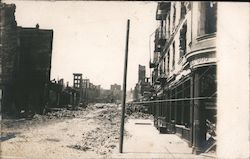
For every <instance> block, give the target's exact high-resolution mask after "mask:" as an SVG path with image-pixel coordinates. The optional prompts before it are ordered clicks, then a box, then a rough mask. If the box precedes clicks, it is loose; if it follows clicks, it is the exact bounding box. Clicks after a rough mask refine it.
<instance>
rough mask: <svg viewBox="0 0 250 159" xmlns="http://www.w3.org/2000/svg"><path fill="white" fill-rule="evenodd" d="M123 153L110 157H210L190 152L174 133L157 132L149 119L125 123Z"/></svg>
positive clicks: (186, 145)
mask: <svg viewBox="0 0 250 159" xmlns="http://www.w3.org/2000/svg"><path fill="white" fill-rule="evenodd" d="M125 130H126V131H128V132H129V134H130V135H131V136H130V137H125V138H124V146H123V153H122V154H120V153H118V152H116V153H114V154H113V155H112V158H144V159H145V158H178V159H179V158H183V159H184V158H185V159H189V158H192V159H193V158H199V159H200V158H202V159H203V158H210V157H205V156H201V155H194V154H192V149H191V148H190V147H188V144H187V143H186V142H185V141H183V140H182V139H181V138H179V137H178V136H177V135H175V134H159V132H158V130H157V129H156V128H155V127H154V125H153V122H152V121H151V120H139V119H130V120H129V121H128V123H126V124H125Z"/></svg>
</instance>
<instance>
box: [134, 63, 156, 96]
mask: <svg viewBox="0 0 250 159" xmlns="http://www.w3.org/2000/svg"><path fill="white" fill-rule="evenodd" d="M151 91H152V88H151V84H150V78H148V77H146V66H142V65H139V66H138V82H137V83H136V85H135V88H134V92H133V100H134V101H145V100H148V99H149V98H150V94H151Z"/></svg>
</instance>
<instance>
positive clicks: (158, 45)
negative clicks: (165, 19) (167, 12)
mask: <svg viewBox="0 0 250 159" xmlns="http://www.w3.org/2000/svg"><path fill="white" fill-rule="evenodd" d="M154 42H155V52H161V51H162V49H163V48H164V45H165V43H166V30H165V28H163V27H158V28H157V29H156V31H155V41H154Z"/></svg>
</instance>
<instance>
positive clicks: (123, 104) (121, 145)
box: [119, 19, 130, 153]
mask: <svg viewBox="0 0 250 159" xmlns="http://www.w3.org/2000/svg"><path fill="white" fill-rule="evenodd" d="M129 25H130V20H129V19H128V22H127V39H126V50H125V62H124V74H123V98H122V116H121V127H120V144H119V152H120V153H122V152H123V137H124V118H125V104H126V85H127V63H128V44H129Z"/></svg>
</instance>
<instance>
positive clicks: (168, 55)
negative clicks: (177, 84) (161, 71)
mask: <svg viewBox="0 0 250 159" xmlns="http://www.w3.org/2000/svg"><path fill="white" fill-rule="evenodd" d="M167 57H168V63H167V72H169V61H170V54H169V51H168V54H167Z"/></svg>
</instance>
